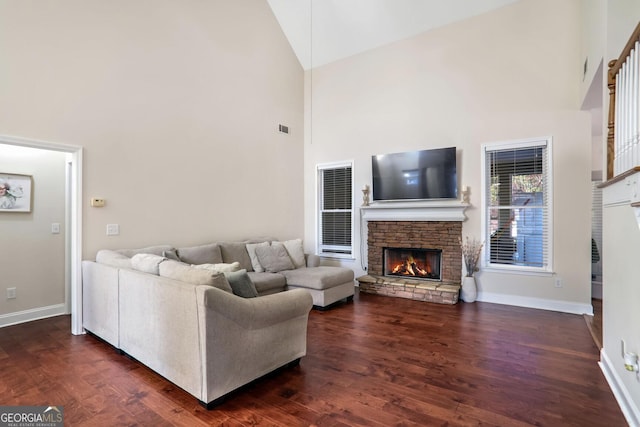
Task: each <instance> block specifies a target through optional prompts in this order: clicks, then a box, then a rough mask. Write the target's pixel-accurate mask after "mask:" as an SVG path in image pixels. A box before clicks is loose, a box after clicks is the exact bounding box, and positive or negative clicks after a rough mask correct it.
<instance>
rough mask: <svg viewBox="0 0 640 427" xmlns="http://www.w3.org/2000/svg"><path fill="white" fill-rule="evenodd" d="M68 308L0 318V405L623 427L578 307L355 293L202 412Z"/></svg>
mask: <svg viewBox="0 0 640 427" xmlns="http://www.w3.org/2000/svg"><path fill="white" fill-rule="evenodd" d="M69 331H70V318H69V317H68V316H60V317H54V318H50V319H45V320H40V321H35V322H30V323H25V324H21V325H16V326H10V327H5V328H2V329H0V396H1V400H2V402H0V403H1V404H3V405H48V404H56V405H60V406H63V407H64V413H65V420H66V421H67V424H68V425H74V426H112V425H139V426H146V425H154V426H165V425H166V426H169V425H178V426H200V425H202V426H205V425H217V426H232V427H233V426H287V427H290V426H314V427H325V426H326V427H329V426H330V427H345V426H425V425H447V426H477V425H483V426H501V427H502V426H516V427H524V426H531V425H535V426H553V427H555V426H573V425H575V426H593V427H598V426H607V427H609V426H624V425H626V422H625V420H624V417H623V416H622V413H621V411H620V409H619V407H618V405H617V403H616V401H615V399H614V397H613V394H612V392H611V390H610V389H609V387H608V385H607V383H606V381H605V379H604V376H603V374H602V372H601V371H600V369H599V367H598V365H597V362H598V357H599V349H598V348H597V346H596V345H594V342H593V339H592V337H591V334H590V332H589V330H588V328H587V326H586V324H585V321H584V319H583V317H582V316H576V315H571V314H565V313H556V312H551V311H542V310H534V309H527V308H519V307H511V306H505V305H497V304H488V303H481V302H477V303H474V304H464V303H460V304H457V305H454V306H448V305H437V304H429V303H423V302H417V301H410V300H403V299H399V298H389V297H384V296H377V295H367V294H362V295H360V294H356V297H355V299H354V302H353V303H349V304H343V305H338V306H336V307H335V308H333V309H331V310H327V311H323V312H320V311H312V312H311V314H310V317H309V333H308V349H307V356H305V357H304V358H303V359H302V361H301V363H300V365H299V366H297V367H294V368H289V369H284V370H282V371H280V372H278V373H276V374H274V375H270V376H267V377H265V378H262V379H260V380H258V381H256V382H254V383H252V384H251V385H249V386H247V387H245V388H243V389H242V390H240V391H238V392H236V393H234V394H233V395H232V396H231V398H230V399H228V400H227V401H226V402H224V403H223V404H221V405H220V406H218V407H217V408H215V409H214V410H211V411H207V410H205V409H204V408H203V407H202V406H200V405H199V404H198V402H197V401H196V399H195V398H194V397H193V396H191V395H189V394H188V393H186V392H185V391H184V390H182V389H180V388H179V387H177V386H175V385H174V384H172V383H170V382H168V381H167V380H166V379H164V378H162V377H161V376H159V375H157V374H156V373H154V372H153V371H151V370H150V369H148V368H146V367H145V366H143V365H141V364H140V363H139V362H137V361H135V360H132V359H130V358H128V357H126V356H122V355H120V354H118V353H117V351H116V350H115V349H114V348H113V347H112V346H110V345H109V344H107V343H105V342H103V341H101V340H99V339H98V338H96V337H94V336H91V335H83V336H72V335H70V333H69Z"/></svg>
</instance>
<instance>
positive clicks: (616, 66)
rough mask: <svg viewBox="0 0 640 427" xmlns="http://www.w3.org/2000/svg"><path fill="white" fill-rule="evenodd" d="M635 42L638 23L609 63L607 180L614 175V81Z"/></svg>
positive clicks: (638, 36) (639, 28)
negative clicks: (616, 56) (616, 57)
mask: <svg viewBox="0 0 640 427" xmlns="http://www.w3.org/2000/svg"><path fill="white" fill-rule="evenodd" d="M637 41H640V22H639V23H638V25H637V26H636V28H635V30H634V31H633V33H632V34H631V37H630V38H629V40H628V41H627V44H626V45H625V47H624V49H623V50H622V52H621V53H620V56H619V57H618V59H614V60H611V61H609V64H608V66H609V71H608V75H607V87H608V88H609V118H608V122H607V128H608V131H607V179H608V180H609V179H612V178H613V177H614V174H615V170H614V162H615V156H616V152H615V137H616V135H615V121H616V111H615V110H616V79H617V77H618V73H619V72H620V69H621V68H622V65H623V64H624V63H625V61H626V60H627V57H628V56H629V54H630V53H631V51H632V50H633V49H634V47H635V44H636V42H637Z"/></svg>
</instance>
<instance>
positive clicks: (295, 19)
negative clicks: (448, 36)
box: [267, 0, 517, 70]
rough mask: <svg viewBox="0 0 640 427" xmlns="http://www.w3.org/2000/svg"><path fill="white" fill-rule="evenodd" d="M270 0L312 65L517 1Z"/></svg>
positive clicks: (301, 57) (297, 50)
mask: <svg viewBox="0 0 640 427" xmlns="http://www.w3.org/2000/svg"><path fill="white" fill-rule="evenodd" d="M267 1H268V2H269V5H270V6H271V9H272V10H273V13H274V14H275V16H276V18H277V19H278V22H279V23H280V26H281V27H282V30H283V31H284V33H285V35H286V36H287V38H288V39H289V43H290V44H291V47H292V48H293V50H294V51H295V53H296V55H297V56H298V60H299V61H300V63H301V64H302V66H303V67H304V69H305V70H308V69H310V68H313V67H318V66H321V65H325V64H327V63H330V62H333V61H336V60H338V59H342V58H346V57H348V56H351V55H355V54H358V53H361V52H364V51H367V50H369V49H373V48H376V47H379V46H383V45H386V44H389V43H392V42H394V41H397V40H401V39H404V38H407V37H411V36H414V35H417V34H419V33H422V32H424V31H427V30H430V29H433V28H437V27H441V26H443V25H447V24H450V23H452V22H455V21H460V20H463V19H466V18H469V17H472V16H475V15H479V14H482V13H485V12H488V11H490V10H493V9H496V8H499V7H502V6H505V5H508V4H510V3H514V2H515V1H517V0H267ZM312 42H313V43H312Z"/></svg>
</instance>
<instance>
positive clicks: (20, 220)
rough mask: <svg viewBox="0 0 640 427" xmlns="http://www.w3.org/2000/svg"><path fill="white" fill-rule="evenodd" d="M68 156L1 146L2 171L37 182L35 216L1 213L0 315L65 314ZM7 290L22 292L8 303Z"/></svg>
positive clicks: (0, 323)
mask: <svg viewBox="0 0 640 427" xmlns="http://www.w3.org/2000/svg"><path fill="white" fill-rule="evenodd" d="M65 157H66V155H65V154H64V153H58V152H52V151H44V150H35V149H31V148H24V147H13V146H7V145H3V144H0V173H3V174H4V173H8V174H22V175H31V176H32V179H33V180H32V185H33V187H32V194H33V198H32V205H31V212H30V213H26V212H25V213H20V212H2V213H0V236H2V238H1V242H2V243H1V244H0V259H1V260H2V275H1V276H0V277H1V279H0V317H1V316H2V315H6V314H8V313H15V312H23V311H25V310H34V309H38V308H43V307H49V308H50V309H52V310H54V311H57V312H58V313H62V312H64V303H65V264H64V259H65V237H64V236H65V234H64V232H65V228H64V227H65V224H64V223H65V168H66V166H65V165H66V160H65ZM52 223H59V224H60V234H52V233H51V224H52ZM7 288H16V299H6V289H7ZM52 306H58V307H57V308H55V309H54V308H51V307H52ZM3 323H6V322H5V319H3V318H0V325H2V324H3ZM9 323H11V322H10V321H9Z"/></svg>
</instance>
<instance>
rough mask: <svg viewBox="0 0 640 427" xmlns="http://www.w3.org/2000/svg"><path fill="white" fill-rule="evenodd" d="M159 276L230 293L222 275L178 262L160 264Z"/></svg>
mask: <svg viewBox="0 0 640 427" xmlns="http://www.w3.org/2000/svg"><path fill="white" fill-rule="evenodd" d="M160 276H162V277H167V278H169V279H174V280H179V281H181V282H186V283H191V284H192V285H207V286H213V287H215V288H218V289H222V290H223V291H226V292H229V293H232V290H231V286H229V282H228V281H227V278H226V277H225V276H224V274H222V273H218V272H212V271H209V270H203V269H200V268H194V267H191V266H190V265H188V264H184V263H182V262H180V261H173V260H167V261H165V262H163V263H161V264H160Z"/></svg>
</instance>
